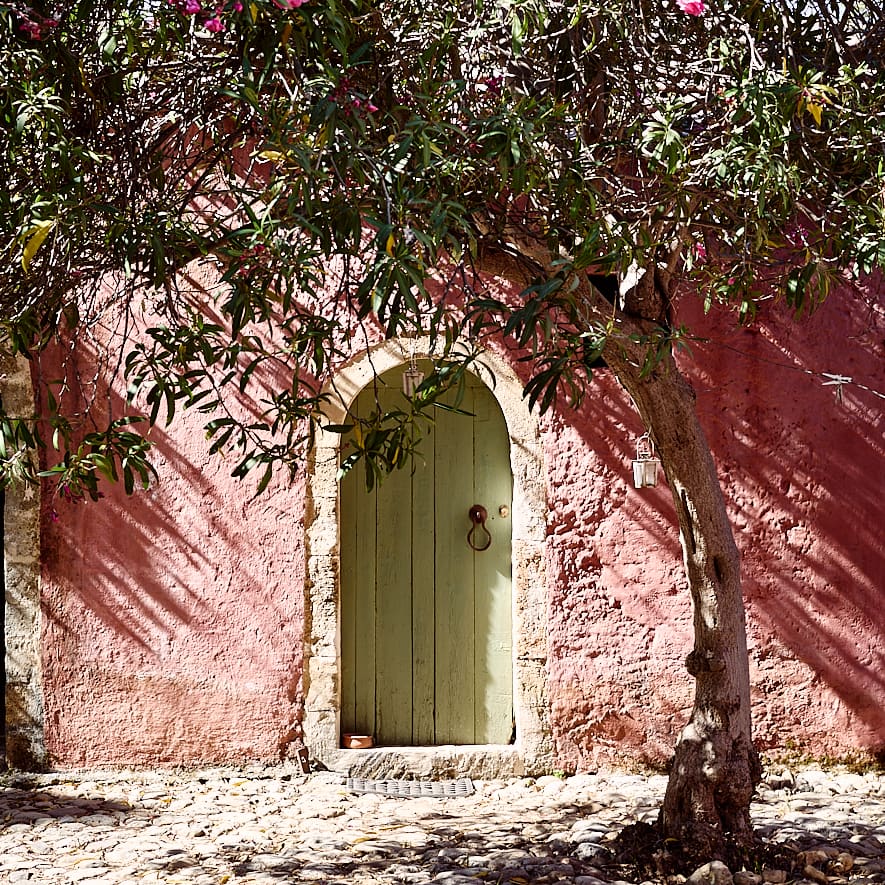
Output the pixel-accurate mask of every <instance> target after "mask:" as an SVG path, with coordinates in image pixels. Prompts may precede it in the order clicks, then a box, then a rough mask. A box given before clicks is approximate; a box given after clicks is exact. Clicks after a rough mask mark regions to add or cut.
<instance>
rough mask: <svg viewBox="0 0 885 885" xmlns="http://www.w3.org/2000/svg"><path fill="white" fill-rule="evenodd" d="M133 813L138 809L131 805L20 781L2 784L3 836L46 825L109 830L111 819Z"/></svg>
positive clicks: (0, 815)
mask: <svg viewBox="0 0 885 885" xmlns="http://www.w3.org/2000/svg"><path fill="white" fill-rule="evenodd" d="M7 784H8V785H7ZM133 811H135V808H134V807H133V806H132V805H130V804H129V803H127V802H121V801H116V800H109V799H104V798H95V799H91V798H87V797H82V796H76V795H69V794H67V793H65V792H64V791H63V790H61V789H50V788H41V787H39V786H37V785H35V784H32V783H30V782H28V781H22V780H20V779H8V778H4V779H3V780H2V781H0V832H2V831H3V830H4V829H7V828H8V827H11V826H15V825H17V824H25V825H28V826H33V825H35V824H39V823H45V822H50V823H55V824H58V825H59V826H62V825H66V824H70V823H71V822H76V823H77V824H78V825H79V826H84V825H86V826H89V825H92V826H106V825H107V824H108V823H109V820H108V818H109V816H119V815H123V814H131V813H132V812H133ZM115 819H118V818H115Z"/></svg>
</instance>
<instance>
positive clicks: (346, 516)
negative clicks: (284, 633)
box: [339, 448, 359, 732]
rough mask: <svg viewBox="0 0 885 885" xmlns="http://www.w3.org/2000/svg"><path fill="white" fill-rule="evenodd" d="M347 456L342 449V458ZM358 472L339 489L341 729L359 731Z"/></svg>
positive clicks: (349, 474) (345, 451)
mask: <svg viewBox="0 0 885 885" xmlns="http://www.w3.org/2000/svg"><path fill="white" fill-rule="evenodd" d="M344 457H347V450H346V448H342V458H344ZM356 473H357V471H355V470H352V471H350V473H348V474H347V476H345V477H344V479H342V481H341V487H340V492H339V502H340V512H339V525H340V539H339V551H340V553H339V556H340V559H339V562H340V570H341V571H340V574H341V578H340V581H341V605H340V609H341V730H342V731H343V732H357V730H358V729H357V724H356V723H357V715H356V695H357V687H356V673H357V667H356V657H357V653H356V585H357V574H358V573H359V570H358V567H357V533H356V522H357V516H356V508H357V488H356V480H357V476H356Z"/></svg>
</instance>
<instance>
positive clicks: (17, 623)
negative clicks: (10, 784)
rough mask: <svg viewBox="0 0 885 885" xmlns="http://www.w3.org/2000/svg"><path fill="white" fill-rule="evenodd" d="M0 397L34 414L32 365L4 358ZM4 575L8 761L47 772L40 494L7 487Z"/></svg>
mask: <svg viewBox="0 0 885 885" xmlns="http://www.w3.org/2000/svg"><path fill="white" fill-rule="evenodd" d="M2 363H3V365H2V366H0V370H2V372H3V376H2V379H0V394H2V398H3V405H4V407H5V408H6V410H7V412H8V413H9V414H10V415H19V416H23V417H24V416H31V415H33V414H34V413H35V406H34V386H33V382H32V380H31V366H30V363H28V361H27V360H25V359H24V358H23V357H15V358H13V357H8V356H7V357H5V358H3V360H2ZM2 518H3V523H4V532H3V538H4V543H3V568H4V575H5V581H4V584H5V599H4V605H5V619H4V627H5V637H4V646H5V649H6V661H5V667H6V729H5V734H6V748H5V750H6V759H7V762H8V764H9V765H10V766H13V767H15V768H21V769H26V770H39V769H42V768H45V767H46V764H47V756H46V747H45V742H44V727H43V725H44V707H43V687H42V668H41V665H40V630H41V621H40V493H39V491H37V490H35V489H34V488H33V487H31V486H26V487H22V486H21V485H14V486H10V487H9V488H7V489H6V493H5V507H4V512H3V514H2Z"/></svg>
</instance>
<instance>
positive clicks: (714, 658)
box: [606, 348, 761, 859]
mask: <svg viewBox="0 0 885 885" xmlns="http://www.w3.org/2000/svg"><path fill="white" fill-rule="evenodd" d="M638 355H639V354H635V355H634V358H632V359H631V358H628V359H624V358H623V357H624V352H623V348H621V349H620V351H619V353H617V354H613V355H612V356H611V357H609V356H608V355H606V359H607V360H608V362H609V365H610V366H612V368H613V369H614V371H615V373H616V374H617V376H618V378H619V379H620V380H621V382H622V383H623V384H624V386H625V387H626V388H627V391H628V392H629V393H630V395H631V396H632V398H633V400H634V402H635V403H636V406H637V408H638V409H639V412H640V414H641V416H642V418H643V420H644V421H645V424H646V427H647V428H648V429H649V431H650V432H651V436H652V439H653V440H654V443H655V446H656V448H657V451H658V454H659V456H660V459H661V462H662V464H663V467H664V471H665V473H666V476H667V481H668V483H669V485H670V490H671V492H672V494H673V501H674V503H675V506H676V513H677V516H678V520H679V529H680V542H681V545H682V551H683V559H684V563H685V570H686V574H687V577H688V584H689V589H690V592H691V597H692V603H693V607H694V649H693V650H692V651H691V653H690V654H689V655H688V657H687V659H686V662H685V664H686V668H687V669H688V671H689V673H690V674H691V675H692V676H693V677H694V678H695V680H696V686H695V699H694V709H693V710H692V713H691V718H690V719H689V722H688V724H687V725H686V726H685V727H684V728H683V730H682V733H681V734H680V736H679V739H678V741H677V745H676V754H675V758H674V760H673V767H672V770H671V773H670V780H669V783H668V785H667V792H666V795H665V798H664V805H663V808H662V809H661V813H660V817H659V825H660V828H661V831H662V834H663V835H664V836H665V837H667V838H673V839H676V840H678V841H679V843H681V845H682V848H683V850H685V851H686V852H687V853H688V854H689V855H692V856H695V857H705V858H707V859H710V858H715V857H722V856H723V850H724V847H725V842H726V837H727V838H728V839H730V840H732V841H733V842H735V843H737V844H738V845H746V846H748V845H750V844H751V843H752V840H753V832H752V827H751V824H750V800H751V797H752V794H753V790H754V788H755V786H756V784H757V783H758V781H759V777H760V773H761V771H760V766H759V759H758V756H757V754H756V751H755V749H754V747H753V743H752V736H751V727H750V675H749V662H748V657H747V639H746V623H745V619H744V606H743V599H742V596H741V576H740V557H739V554H738V550H737V546H736V544H735V542H734V536H733V533H732V530H731V525H730V523H729V521H728V515H727V512H726V509H725V501H724V499H723V496H722V490H721V486H720V484H719V479H718V476H717V474H716V467H715V465H714V463H713V456H712V454H711V452H710V446H709V444H708V443H707V440H706V438H705V436H704V432H703V430H702V429H701V425H700V422H699V421H698V417H697V411H696V408H695V395H694V391H693V390H692V389H691V386H690V385H689V384H688V382H687V381H686V379H685V378H684V377H683V376H682V375H681V374H680V372H679V370H678V368H677V366H676V363H675V361H674V360H673V359H672V358H667V359H665V360H664V361H663V362H662V363H661V364H659V365H658V367H657V368H656V369H655V370H654V371H652V372H651V373H650V374H649V375H648V376H647V377H644V378H643V377H641V376H640V372H639V371H638V368H637V365H636V363H637V360H636V357H637V356H638ZM639 364H640V365H641V361H640V362H639Z"/></svg>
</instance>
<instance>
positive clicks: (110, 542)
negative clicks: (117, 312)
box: [41, 351, 304, 766]
mask: <svg viewBox="0 0 885 885" xmlns="http://www.w3.org/2000/svg"><path fill="white" fill-rule="evenodd" d="M91 364H92V358H91V355H90V354H89V353H88V352H83V351H81V352H80V353H79V356H78V362H77V363H76V364H74V365H71V364H69V365H68V366H67V367H66V371H67V376H68V377H69V378H72V377H74V376H75V375H76V374H77V372H78V371H79V372H80V377H81V378H84V379H87V380H88V379H90V378H91V377H92V372H91ZM43 371H44V374H46V375H47V377H50V378H52V377H59V376H58V374H50V373H52V372H57V371H58V370H57V368H56V367H54V366H45V365H44V367H43ZM99 393H100V394H101V393H102V392H101V391H99ZM101 403H102V397H101V396H99V397H98V398H97V399H96V401H95V404H94V408H95V409H98V410H99V412H100V408H101ZM118 405H119V403H118ZM98 417H99V420H100V415H99V416H98ZM204 420H205V418H204V417H203V416H199V415H179V416H177V417H176V421H175V423H174V424H173V425H171V427H170V428H168V429H164V428H163V427H162V425H161V426H158V427H156V428H154V429H153V430H152V431H151V434H150V436H151V439H152V440H153V441H154V443H155V444H156V451H155V455H154V462H155V464H156V466H157V469H158V472H159V474H160V478H159V481H158V482H157V483H156V484H155V486H154V487H153V488H151V489H150V490H149V491H147V492H143V491H138V492H137V493H136V494H135V495H133V496H132V497H131V498H127V497H126V496H125V494H124V492H123V489H122V486H120V485H117V486H112V485H105V486H104V489H103V490H104V494H105V496H106V497H105V498H104V499H103V500H102V501H100V502H98V503H77V502H72V501H66V500H63V499H60V498H59V497H56V496H53V497H50V496H48V495H47V494H44V500H43V513H42V527H43V544H42V550H43V556H42V564H43V568H42V602H43V631H42V637H41V646H42V657H43V679H44V689H45V691H44V693H45V706H46V719H45V736H46V747H47V750H48V752H49V756H50V760H51V761H52V762H53V763H55V764H57V765H77V766H80V765H95V764H99V763H116V764H135V765H152V764H179V763H191V762H202V761H209V762H222V761H233V760H239V759H250V758H262V759H279V758H281V757H283V756H286V755H288V754H289V753H291V752H292V751H293V749H294V746H293V743H292V742H293V741H296V742H297V740H298V739H299V737H300V720H301V706H302V701H301V688H300V684H301V683H300V680H301V661H302V654H301V637H302V621H303V609H304V605H303V602H304V598H303V587H304V528H303V526H304V522H303V516H304V477H303V476H301V477H296V479H295V481H294V482H293V483H291V484H290V483H289V482H288V480H287V479H286V478H284V477H282V476H281V477H280V478H279V479H278V480H274V481H273V482H272V483H271V485H270V487H269V488H268V490H267V492H266V493H265V494H264V495H262V497H261V498H260V499H254V498H253V496H254V492H255V486H256V484H257V482H258V479H259V475H253V476H250V477H249V479H248V480H247V481H245V482H239V481H237V480H235V479H232V478H231V477H230V472H231V470H232V469H233V467H234V466H235V464H236V463H237V462H236V461H235V460H233V459H232V458H231V459H227V460H223V459H220V458H217V457H216V458H211V457H209V456H208V455H207V448H208V445H207V443H206V440H205V436H204V432H203V430H202V425H203V421H204Z"/></svg>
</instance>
